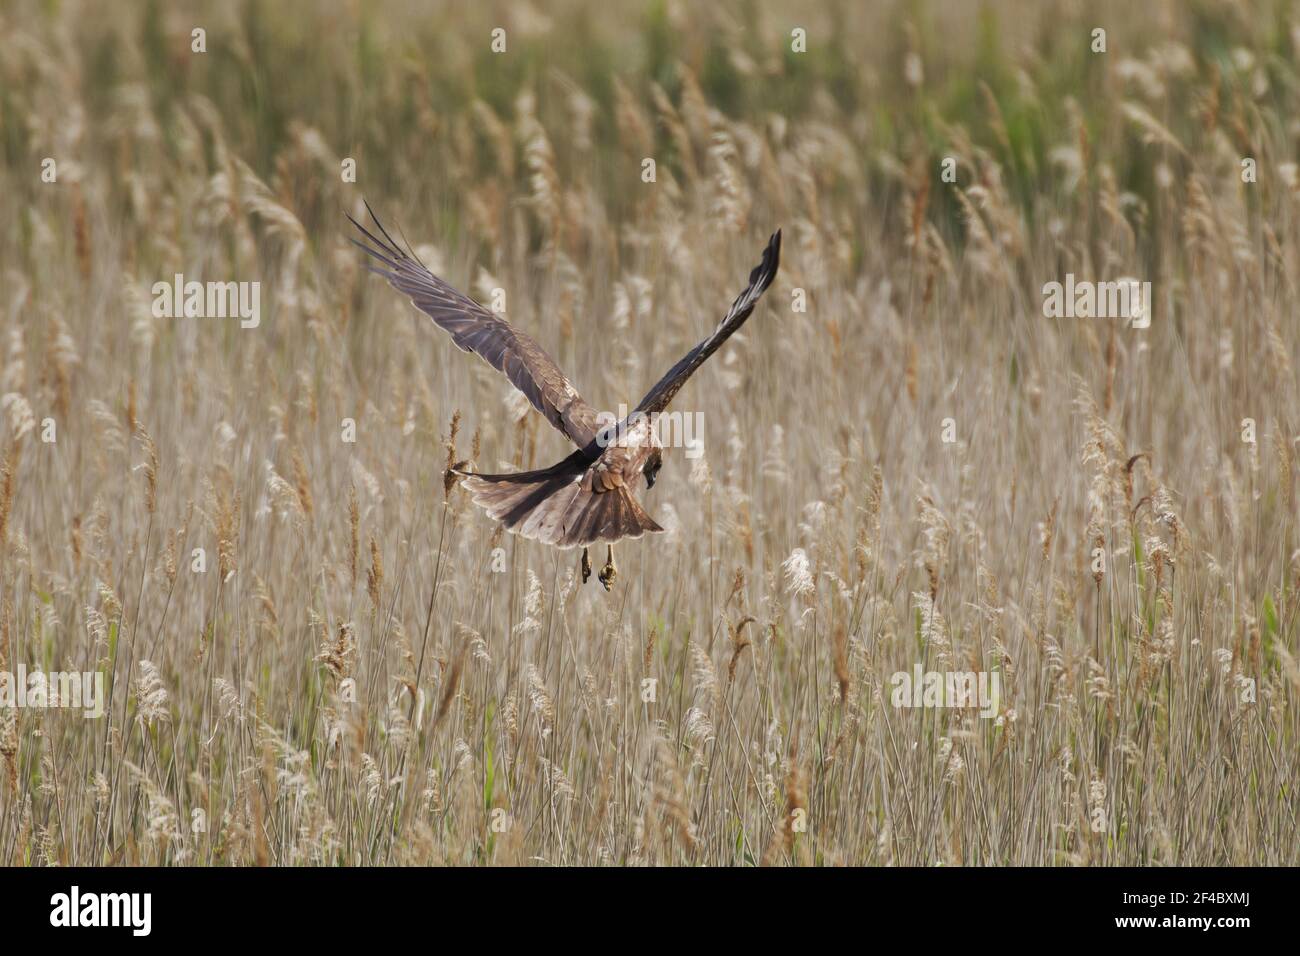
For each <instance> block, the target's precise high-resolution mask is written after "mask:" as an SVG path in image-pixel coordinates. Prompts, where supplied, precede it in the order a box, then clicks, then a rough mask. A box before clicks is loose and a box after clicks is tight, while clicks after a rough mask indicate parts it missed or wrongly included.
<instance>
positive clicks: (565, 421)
mask: <svg viewBox="0 0 1300 956" xmlns="http://www.w3.org/2000/svg"><path fill="white" fill-rule="evenodd" d="M366 211H367V212H369V213H370V219H371V221H373V222H374V224H375V226H376V228H378V230H379V233H380V235H382V236H383V239H380V238H379V237H377V236H375V235H374V234H373V233H371V232H370V231H369V230H368V229H366V227H365V226H363V225H361V223H359V222H357V221H356V220H355V219H352V217H351V216H348V219H350V220H351V221H352V225H354V226H356V227H357V229H359V230H360V231H361V233H362V235H364V236H365V237H366V238H367V239H368V240H370V242H371V243H373V244H374V247H372V246H369V245H366V243H364V242H359V241H357V240H356V239H352V240H351V241H352V243H353V244H354V245H356V246H357V247H358V248H360V249H361V250H363V251H364V252H366V253H367V254H368V255H370V256H373V257H374V258H375V259H377V260H379V261H380V262H381V263H383V266H384V267H383V268H378V267H376V266H373V265H371V264H370V263H367V264H366V268H367V269H369V270H370V271H371V272H374V273H377V274H378V275H381V276H383V277H384V278H385V279H387V280H388V282H389V284H390V285H391V286H392V287H393V288H394V289H396V290H397V291H398V292H401V293H404V294H405V295H408V296H410V298H411V302H413V303H414V304H415V307H416V308H418V309H419V310H420V311H421V312H423V313H425V314H426V315H428V316H429V317H430V318H431V319H433V321H434V322H436V323H437V324H438V325H439V326H440V327H442V328H444V329H446V330H447V331H448V332H450V333H451V337H452V339H454V340H455V342H456V344H457V345H459V346H460V347H461V348H462V349H464V350H465V351H466V352H475V353H477V354H478V355H479V356H480V357H482V358H483V359H485V360H487V362H488V364H489V365H491V366H492V367H493V368H495V369H497V370H498V371H500V372H504V373H505V376H506V378H508V379H510V381H511V382H512V383H513V384H514V386H515V388H517V389H519V391H521V392H523V393H524V395H525V396H527V398H528V400H529V401H530V402H532V403H533V407H534V408H535V409H537V410H538V411H539V412H541V413H542V414H543V415H545V416H546V420H547V421H548V422H550V423H551V424H552V425H554V426H555V427H556V428H558V429H559V430H560V431H561V432H563V433H564V435H566V436H567V437H568V438H569V440H570V441H572V442H573V443H574V444H575V445H577V446H578V447H579V448H584V447H586V446H587V445H589V444H591V442H592V441H593V440H594V439H595V437H596V432H597V431H598V430H599V426H598V424H597V419H596V410H595V409H594V408H592V407H591V406H590V405H588V404H587V403H586V402H585V401H584V400H583V398H582V396H581V395H579V394H578V390H577V389H576V388H574V387H573V383H571V382H570V381H569V380H568V379H567V378H566V377H565V376H564V373H563V372H561V371H560V367H559V366H558V365H556V364H555V360H554V359H552V358H551V357H550V356H549V355H547V354H546V351H545V349H543V348H542V347H541V346H540V345H538V344H537V342H536V341H535V340H534V339H533V338H532V337H531V336H529V335H527V334H526V333H524V332H520V331H519V330H518V329H516V328H515V327H514V326H512V325H511V324H510V323H509V322H507V321H506V320H505V318H504V317H503V316H500V315H494V314H493V313H491V312H489V311H488V310H487V309H485V308H483V307H482V306H481V305H479V304H478V303H477V302H475V301H474V300H473V299H471V298H469V297H468V296H465V295H462V294H461V293H459V292H457V291H456V290H455V289H453V288H452V287H451V286H449V285H448V284H447V283H445V282H443V281H442V280H441V279H439V278H438V277H437V276H436V275H434V274H433V273H432V272H430V271H429V270H428V269H426V268H425V267H424V266H423V265H421V264H420V263H419V262H417V261H416V260H415V259H414V258H412V257H411V256H409V255H407V254H406V253H405V252H403V251H402V249H401V247H399V246H398V245H397V243H396V242H394V241H393V238H392V237H391V236H390V235H389V234H388V232H387V230H385V229H384V227H383V225H382V224H381V223H380V222H379V220H378V219H377V218H376V217H375V213H374V210H372V209H371V208H370V204H369V203H366ZM375 247H378V248H375Z"/></svg>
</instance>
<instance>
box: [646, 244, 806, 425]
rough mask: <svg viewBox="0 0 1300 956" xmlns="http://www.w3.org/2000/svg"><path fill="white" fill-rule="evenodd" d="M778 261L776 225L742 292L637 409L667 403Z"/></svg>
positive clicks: (739, 320)
mask: <svg viewBox="0 0 1300 956" xmlns="http://www.w3.org/2000/svg"><path fill="white" fill-rule="evenodd" d="M780 262H781V230H780V229H778V230H777V231H776V232H774V233H772V238H771V239H769V240H768V242H767V248H766V249H764V250H763V261H762V262H760V263H759V264H758V265H757V266H755V267H754V270H753V271H752V272H751V273H750V274H749V285H748V286H746V287H745V291H744V292H742V293H740V295H738V296H736V301H735V302H733V303H731V308H730V309H728V310H727V314H726V315H725V316H723V318H722V321H721V322H719V323H718V327H717V328H716V329H714V330H713V334H712V335H710V336H709V337H708V338H707V339H705V340H704V341H703V342H701V343H700V344H699V345H697V346H695V348H693V349H691V350H690V351H689V352H687V353H686V355H685V356H683V357H682V360H681V361H680V362H678V363H677V364H676V365H674V366H673V367H672V368H670V369H669V370H668V374H666V375H665V376H664V377H663V378H661V379H660V380H659V381H658V383H656V384H655V386H654V388H652V389H650V391H649V392H647V393H646V396H645V398H643V399H641V402H640V403H639V404H638V405H637V411H639V412H645V413H647V414H651V413H654V412H662V411H663V410H664V409H665V408H667V407H668V403H669V402H671V401H672V400H673V396H674V395H676V394H677V392H678V390H679V389H680V388H681V387H682V386H683V385H684V384H686V380H687V379H688V378H690V377H691V374H692V373H693V372H694V371H695V370H696V369H697V368H699V367H700V366H701V365H703V364H704V362H705V360H706V359H707V358H708V357H709V356H710V355H712V354H713V353H714V352H716V351H717V350H718V346H720V345H722V343H723V342H725V341H726V340H727V339H728V338H730V337H731V335H732V333H734V332H735V331H736V330H737V329H738V328H740V327H741V326H742V325H744V324H745V320H746V319H747V318H749V316H750V313H751V312H753V311H754V306H755V305H757V304H758V300H759V297H760V296H761V295H762V294H763V292H764V291H765V290H766V289H767V287H768V286H769V285H771V284H772V280H773V279H774V278H776V270H777V267H778V266H779V265H780Z"/></svg>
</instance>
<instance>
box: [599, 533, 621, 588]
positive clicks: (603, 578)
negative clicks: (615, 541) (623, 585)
mask: <svg viewBox="0 0 1300 956" xmlns="http://www.w3.org/2000/svg"><path fill="white" fill-rule="evenodd" d="M616 577H618V568H616V567H614V546H613V545H612V544H611V545H610V546H609V553H608V555H607V556H606V558H605V566H604V567H603V568H601V569H600V583H601V584H603V585H605V590H606V591H608V590H610V589H611V588H613V587H614V579H615V578H616Z"/></svg>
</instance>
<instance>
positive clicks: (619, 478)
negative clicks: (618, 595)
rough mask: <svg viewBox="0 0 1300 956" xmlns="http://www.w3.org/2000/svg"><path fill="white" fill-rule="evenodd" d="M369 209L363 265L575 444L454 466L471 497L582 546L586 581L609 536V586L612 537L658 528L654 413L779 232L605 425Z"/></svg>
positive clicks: (728, 322)
mask: <svg viewBox="0 0 1300 956" xmlns="http://www.w3.org/2000/svg"><path fill="white" fill-rule="evenodd" d="M366 211H367V212H369V213H370V219H371V221H372V222H373V223H374V225H375V228H376V229H377V230H378V231H379V236H376V235H375V234H374V233H372V232H371V231H370V230H368V229H367V228H366V227H365V226H363V225H361V223H359V222H357V221H356V220H355V219H353V218H352V217H351V216H348V219H350V220H351V221H352V224H353V225H354V226H356V227H357V229H359V230H360V231H361V234H362V235H363V236H364V237H365V238H366V240H368V242H369V244H367V243H366V242H360V241H358V240H357V239H352V240H351V241H352V242H353V243H354V244H355V245H357V246H358V247H360V248H361V249H362V250H364V251H365V252H366V253H368V254H369V255H370V256H372V257H373V258H374V259H376V260H378V262H379V263H380V265H379V266H375V265H373V264H371V263H369V262H368V263H366V267H367V268H368V269H370V271H372V272H376V273H378V274H379V275H381V276H383V277H384V278H385V279H387V280H388V282H389V284H390V285H391V286H392V287H393V288H394V289H396V290H397V291H398V292H401V293H403V294H404V295H407V296H409V297H410V299H411V302H412V303H413V304H414V305H415V307H416V308H418V309H419V310H420V311H421V312H424V313H425V314H426V315H428V316H429V317H430V318H431V319H433V321H434V322H435V323H437V324H438V326H439V327H441V328H443V329H445V330H446V331H448V332H450V333H451V337H452V339H453V340H454V341H455V342H456V344H457V345H458V346H460V347H461V348H462V349H463V350H465V351H467V352H476V353H478V355H479V356H480V357H481V358H483V359H484V360H486V361H487V362H488V364H490V365H491V366H492V367H493V368H495V369H497V370H498V371H500V372H503V373H504V374H505V376H506V378H508V379H509V380H510V381H511V383H512V384H513V385H514V386H515V388H517V389H519V391H521V392H523V394H524V395H525V396H526V397H527V398H528V401H529V402H531V403H532V405H533V407H534V408H535V409H537V410H538V411H539V412H541V413H542V414H543V415H545V416H546V420H547V421H548V422H550V423H551V424H552V425H553V426H554V427H555V428H557V429H559V431H560V432H561V433H563V435H564V436H565V437H566V438H568V439H569V441H571V442H572V443H573V444H574V446H576V450H575V451H574V452H573V453H572V454H571V455H569V457H567V458H565V459H564V460H562V461H559V462H556V463H555V464H554V465H551V466H550V467H549V468H542V469H540V470H538V471H524V472H516V473H514V474H500V475H490V474H481V473H474V472H468V471H457V472H456V473H457V474H458V475H460V477H461V481H462V484H463V485H464V487H465V488H466V490H468V491H469V492H470V494H471V495H472V496H473V499H474V501H475V503H476V504H478V505H480V506H482V507H483V508H484V510H486V511H487V513H488V515H489V516H490V517H491V518H493V519H494V520H496V521H499V522H501V523H502V524H503V525H505V527H506V528H507V529H508V530H510V531H512V532H514V533H516V534H521V535H523V536H524V537H526V538H533V539H536V540H538V541H541V542H543V543H545V544H549V545H554V546H555V547H557V548H571V547H575V546H581V547H582V563H581V568H582V580H583V581H584V582H586V580H587V578H588V576H589V575H590V574H591V562H590V559H589V558H588V555H587V547H588V546H589V545H591V544H595V543H596V542H599V541H604V542H606V543H607V544H608V552H607V557H606V561H605V567H604V569H603V570H602V571H601V572H600V582H601V584H603V585H604V586H605V590H606V591H608V590H609V589H610V587H611V586H612V585H613V581H614V577H615V575H616V574H617V568H616V567H615V566H614V547H613V545H614V542H615V541H619V540H621V539H623V538H639V537H641V535H643V534H645V533H646V532H647V531H649V532H655V531H662V530H663V528H661V527H659V525H658V524H656V523H655V521H654V519H653V518H651V517H650V516H649V515H648V514H646V512H645V509H644V508H643V507H642V506H641V502H640V501H638V500H637V497H636V495H635V493H634V488H635V483H636V478H637V476H641V477H642V478H644V479H645V483H646V488H647V489H649V488H653V487H654V483H655V478H656V476H657V475H658V473H659V468H660V466H661V465H662V447H663V446H662V445H661V444H660V443H659V438H658V436H657V435H656V434H655V431H656V429H655V420H656V419H657V417H658V414H659V413H660V412H662V411H663V410H664V409H665V408H666V407H667V406H668V403H669V402H670V401H672V398H673V396H674V395H676V394H677V392H678V390H679V389H680V388H681V387H682V385H684V384H685V383H686V380H687V379H688V378H690V376H691V374H692V373H693V372H694V371H695V370H696V369H697V368H699V367H700V366H701V365H703V364H704V362H705V360H706V359H707V358H708V357H709V356H710V355H712V354H713V353H714V352H716V351H717V350H718V347H719V346H721V345H722V343H723V342H725V341H726V340H727V339H728V338H730V337H731V335H732V334H733V333H735V331H736V330H737V329H739V328H740V327H741V325H743V324H744V322H745V320H746V319H748V318H749V316H750V313H752V312H753V311H754V306H755V305H756V304H757V302H758V300H759V297H760V296H762V294H763V292H764V290H765V289H767V287H768V286H769V285H771V284H772V279H773V278H775V276H776V270H777V266H778V263H779V260H780V256H781V231H780V230H779V229H778V230H777V231H776V232H774V233H773V234H772V237H771V239H769V240H768V243H767V248H766V249H764V250H763V261H762V262H760V263H759V264H758V265H757V266H756V267H755V268H754V270H753V271H752V272H751V273H750V274H749V285H747V286H746V287H745V291H743V292H741V293H740V295H738V296H737V297H736V300H735V301H734V302H732V303H731V308H730V309H728V310H727V314H726V315H725V316H723V318H722V321H721V322H720V323H718V327H717V328H716V329H714V330H713V332H712V333H711V334H710V335H709V336H708V337H707V338H705V339H704V340H703V341H702V342H700V343H699V344H698V345H696V346H695V347H694V348H693V349H691V350H690V351H689V352H687V353H686V355H685V356H683V358H682V359H681V361H679V362H678V363H677V364H676V365H674V366H673V367H672V368H670V369H669V370H668V372H667V374H665V375H664V377H663V378H661V379H660V380H659V381H658V382H657V383H656V384H655V386H654V387H653V388H651V389H650V391H649V392H647V393H646V396H645V397H644V398H643V399H641V401H640V402H639V403H638V404H637V406H636V408H635V409H634V410H633V411H632V412H631V413H630V414H629V415H628V416H627V417H626V418H624V419H623V420H622V421H620V422H616V423H610V424H603V425H602V422H601V420H600V418H599V416H598V415H597V412H596V410H595V409H594V408H592V407H591V406H590V405H589V404H587V402H586V401H585V400H584V399H583V397H582V396H581V395H579V394H578V391H577V389H575V388H574V387H573V384H572V383H571V382H570V381H569V380H568V379H567V378H566V377H565V375H564V373H563V372H561V371H560V368H559V366H558V365H556V364H555V361H554V359H552V358H551V357H550V356H549V355H547V354H546V352H545V350H543V349H542V347H541V346H540V345H538V344H537V342H536V341H534V340H533V338H532V337H531V336H529V335H528V334H527V333H525V332H521V331H520V330H519V329H516V328H515V327H514V326H512V325H511V324H510V323H509V322H507V321H506V319H505V316H503V315H497V314H494V313H492V312H489V311H488V310H487V309H485V308H483V307H482V306H481V305H479V304H478V303H477V302H475V301H474V300H473V299H470V298H469V297H468V296H465V295H462V294H461V293H460V292H458V291H456V290H455V289H453V288H452V287H451V286H449V285H448V284H447V283H445V282H443V281H442V280H441V279H439V278H438V277H437V276H435V275H434V274H433V273H431V272H430V271H429V270H428V269H426V268H425V267H424V265H423V264H422V263H420V262H419V261H418V260H416V259H415V257H414V256H413V255H408V254H407V252H404V251H403V250H402V248H401V247H400V246H398V244H397V243H396V242H394V241H393V239H392V237H391V236H390V235H389V234H388V232H387V231H386V230H385V229H384V227H383V225H382V224H381V223H380V222H379V220H378V219H377V218H376V217H375V214H374V211H373V210H371V208H370V204H369V203H367V204H366ZM380 236H382V238H380Z"/></svg>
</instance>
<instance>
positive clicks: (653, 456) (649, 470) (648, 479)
mask: <svg viewBox="0 0 1300 956" xmlns="http://www.w3.org/2000/svg"><path fill="white" fill-rule="evenodd" d="M663 464H664V457H663V455H662V454H661V453H660V452H659V449H658V448H656V449H655V450H654V451H652V452H651V453H650V457H649V458H647V459H646V463H645V468H643V469H642V470H641V473H642V474H643V475H645V486H646V487H647V488H653V487H654V486H655V479H656V478H658V477H659V469H660V468H662V467H663Z"/></svg>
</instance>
